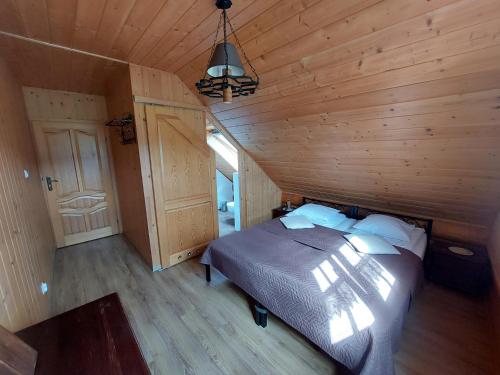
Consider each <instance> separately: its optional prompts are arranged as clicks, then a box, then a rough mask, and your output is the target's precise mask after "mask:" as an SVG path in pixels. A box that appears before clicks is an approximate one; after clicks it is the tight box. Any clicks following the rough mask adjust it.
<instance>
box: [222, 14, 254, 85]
mask: <svg viewBox="0 0 500 375" xmlns="http://www.w3.org/2000/svg"><path fill="white" fill-rule="evenodd" d="M227 23H228V24H229V28H230V29H231V34H233V35H234V39H235V40H236V44H238V47H239V48H240V50H241V53H242V54H243V57H244V58H245V60H246V62H247V64H248V65H249V66H250V69H252V72H253V74H255V77H257V81H258V80H259V75H258V74H257V72H256V71H255V68H254V67H253V65H252V63H251V62H250V59H249V58H248V57H247V54H246V53H245V50H244V49H243V46H242V45H241V43H240V40H239V39H238V35H236V32H235V31H234V28H233V24H232V23H231V20H230V19H229V16H228V17H227Z"/></svg>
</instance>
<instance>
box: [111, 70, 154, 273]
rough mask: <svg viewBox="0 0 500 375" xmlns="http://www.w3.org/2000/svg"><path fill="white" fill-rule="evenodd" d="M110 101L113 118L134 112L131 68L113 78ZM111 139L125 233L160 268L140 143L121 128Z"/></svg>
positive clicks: (142, 254) (139, 250)
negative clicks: (125, 140)
mask: <svg viewBox="0 0 500 375" xmlns="http://www.w3.org/2000/svg"><path fill="white" fill-rule="evenodd" d="M106 104H107V109H108V117H109V120H111V119H113V118H118V117H121V116H123V115H125V114H127V113H132V114H133V113H134V103H133V98H132V87H131V82H130V72H129V69H128V67H124V68H123V69H121V70H120V72H118V73H117V74H115V75H114V76H113V79H112V80H110V85H109V87H108V90H107V94H106ZM110 140H111V150H112V153H113V164H114V168H115V175H116V185H117V191H118V197H119V202H120V211H121V217H122V227H123V234H124V235H125V237H126V238H127V239H128V240H129V241H130V242H131V243H132V244H133V245H134V247H135V249H136V250H137V251H138V252H139V254H141V256H142V257H143V258H144V259H145V261H146V262H147V263H148V264H149V265H150V266H151V267H152V268H153V269H156V268H158V267H159V260H155V261H154V260H153V256H152V254H151V247H150V241H149V230H148V223H147V217H146V203H145V198H144V189H143V185H142V174H141V161H140V158H139V146H138V143H137V142H136V143H132V144H128V145H123V144H121V138H120V130H119V129H118V128H115V129H112V130H111V132H110Z"/></svg>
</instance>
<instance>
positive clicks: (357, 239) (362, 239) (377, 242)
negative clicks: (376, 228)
mask: <svg viewBox="0 0 500 375" xmlns="http://www.w3.org/2000/svg"><path fill="white" fill-rule="evenodd" d="M344 238H345V239H346V240H347V241H349V243H350V244H351V245H352V246H353V247H354V248H355V249H356V251H358V252H360V253H364V254H398V255H399V254H400V252H399V251H398V250H397V249H396V248H395V247H394V246H392V245H391V244H390V243H389V242H387V241H386V240H384V239H383V238H382V237H379V236H376V235H374V234H346V235H344Z"/></svg>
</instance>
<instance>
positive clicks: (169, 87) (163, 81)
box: [130, 64, 281, 227]
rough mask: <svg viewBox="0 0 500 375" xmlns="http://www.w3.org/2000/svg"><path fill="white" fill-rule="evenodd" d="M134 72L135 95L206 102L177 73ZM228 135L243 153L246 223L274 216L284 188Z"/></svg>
mask: <svg viewBox="0 0 500 375" xmlns="http://www.w3.org/2000/svg"><path fill="white" fill-rule="evenodd" d="M130 75H131V80H132V93H133V95H134V96H140V97H147V98H152V99H157V100H160V101H173V102H177V103H185V104H187V105H193V106H201V105H202V103H201V101H200V100H199V99H198V97H197V96H196V95H194V94H193V93H192V92H191V91H190V90H189V89H188V87H186V85H184V83H183V82H182V81H181V80H180V79H179V78H178V77H177V76H176V75H175V74H172V73H168V72H164V71H161V70H157V69H152V68H147V67H144V66H138V65H133V64H131V65H130ZM141 106H143V105H142V104H138V103H136V107H141ZM207 115H208V118H209V120H210V119H212V121H213V120H215V119H214V118H213V116H211V115H210V113H207ZM217 128H219V129H221V128H222V129H223V128H224V127H223V126H222V125H221V124H220V123H218V122H217ZM225 135H226V137H228V138H229V140H230V141H231V142H232V143H233V145H234V146H235V147H237V148H238V151H239V152H238V154H239V155H243V157H240V158H239V160H238V163H239V167H238V169H239V171H240V185H241V188H240V191H241V194H242V208H241V209H242V213H243V217H242V226H243V227H246V226H251V225H255V224H258V223H261V222H263V221H265V220H267V219H269V218H271V210H272V209H273V208H275V207H277V206H279V204H280V201H281V190H280V189H279V188H278V187H277V186H276V184H275V183H274V182H273V181H272V180H271V179H270V178H269V176H268V175H267V174H266V173H265V172H264V171H263V170H262V168H260V166H259V165H258V164H256V163H255V162H254V161H253V159H252V158H251V156H250V155H248V154H247V153H246V152H245V151H244V149H243V148H242V147H241V145H239V144H238V143H237V142H235V141H234V139H233V138H232V137H231V136H230V135H229V134H228V133H227V132H226V133H225ZM139 143H140V142H139ZM151 194H152V192H151ZM153 212H154V211H153Z"/></svg>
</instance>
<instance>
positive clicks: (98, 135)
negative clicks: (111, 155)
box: [33, 121, 118, 247]
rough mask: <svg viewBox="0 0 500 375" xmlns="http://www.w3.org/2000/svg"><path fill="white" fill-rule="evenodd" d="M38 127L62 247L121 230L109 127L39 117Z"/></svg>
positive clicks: (53, 218)
mask: <svg viewBox="0 0 500 375" xmlns="http://www.w3.org/2000/svg"><path fill="white" fill-rule="evenodd" d="M33 130H34V133H35V141H36V146H37V152H38V158H39V162H40V174H41V177H42V184H43V186H44V191H45V197H46V199H47V204H48V207H49V211H50V218H51V221H52V227H53V229H54V235H55V238H56V243H57V247H63V246H68V245H73V244H75V243H80V242H85V241H90V240H94V239H97V238H101V237H106V236H110V235H112V234H116V233H118V220H117V214H116V208H115V204H114V202H115V201H114V198H113V188H112V182H111V171H110V167H109V161H108V153H107V145H106V139H105V135H104V133H105V129H103V127H102V126H100V125H98V124H97V123H94V122H71V121H60V122H59V121H51V122H47V121H34V122H33ZM49 178H50V181H49V180H48V179H49ZM50 185H52V186H50Z"/></svg>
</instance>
